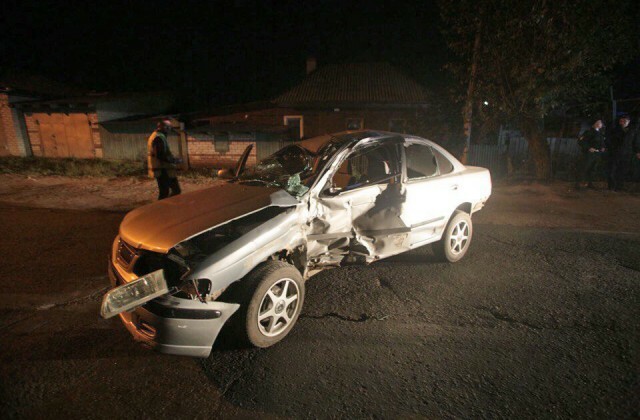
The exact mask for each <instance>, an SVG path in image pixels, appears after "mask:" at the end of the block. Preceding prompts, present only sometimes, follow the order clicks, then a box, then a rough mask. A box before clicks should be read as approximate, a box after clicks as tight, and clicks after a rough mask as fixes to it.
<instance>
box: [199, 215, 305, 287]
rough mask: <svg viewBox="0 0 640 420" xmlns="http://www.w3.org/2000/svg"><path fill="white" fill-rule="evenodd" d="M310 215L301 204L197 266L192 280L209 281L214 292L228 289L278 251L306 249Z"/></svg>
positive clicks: (238, 239)
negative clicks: (224, 288)
mask: <svg viewBox="0 0 640 420" xmlns="http://www.w3.org/2000/svg"><path fill="white" fill-rule="evenodd" d="M306 214H307V210H306V206H305V205H304V204H300V205H298V206H297V207H293V208H290V209H288V210H287V211H285V212H284V213H281V214H279V215H277V216H275V217H273V218H271V219H269V220H267V221H265V222H264V223H262V224H260V225H259V226H257V227H255V228H254V229H252V230H251V231H249V232H247V233H245V234H244V235H242V236H240V237H239V238H237V239H236V240H234V241H232V242H230V243H228V244H227V245H226V246H225V247H224V248H223V249H220V250H219V251H216V252H214V253H212V254H211V255H209V256H207V258H205V259H204V260H203V261H201V262H200V263H199V264H198V265H197V266H196V267H194V269H193V271H192V272H191V273H190V275H189V278H207V279H209V280H211V282H212V287H213V290H216V289H217V288H222V287H227V286H228V285H229V284H231V283H233V282H234V281H237V280H239V279H241V278H242V277H244V276H245V275H246V274H247V273H248V272H249V271H251V270H252V269H253V268H254V267H255V266H256V265H258V264H259V263H260V262H262V261H265V260H267V259H268V258H269V257H270V256H271V255H273V254H274V253H275V252H278V251H281V250H294V249H296V248H298V247H300V246H304V245H305V244H306V238H305V234H304V232H303V230H302V226H303V224H304V220H305V217H306Z"/></svg>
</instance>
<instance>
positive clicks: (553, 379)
mask: <svg viewBox="0 0 640 420" xmlns="http://www.w3.org/2000/svg"><path fill="white" fill-rule="evenodd" d="M121 217H122V214H120V213H107V212H98V211H85V212H79V211H66V210H44V209H28V208H18V207H7V206H3V207H0V231H1V232H2V235H3V239H2V241H1V242H0V252H1V253H2V255H3V258H2V264H0V360H1V362H2V363H1V366H0V375H1V379H2V380H1V383H0V386H1V388H0V401H1V406H0V415H2V417H3V418H6V417H21V418H34V417H36V418H41V417H47V418H50V417H61V416H65V417H68V418H89V417H95V418H122V417H127V418H157V417H169V416H178V417H185V418H221V417H222V418H225V417H226V418H228V417H247V418H249V417H252V418H255V417H256V416H260V417H263V418H264V417H266V418H268V417H284V418H287V417H292V418H299V417H333V418H335V417H349V418H352V417H372V416H379V417H385V418H387V417H394V418H397V417H428V418H453V417H463V418H469V417H491V418H494V417H510V418H532V417H536V418H540V417H564V418H567V417H577V418H638V416H640V382H639V372H640V369H639V366H640V352H639V344H640V340H639V338H640V331H639V328H638V325H639V321H638V320H640V235H639V234H637V233H636V234H624V233H607V232H587V231H581V230H567V229H564V230H560V229H555V230H554V229H540V228H521V227H513V226H506V225H476V226H475V233H474V239H473V244H472V246H471V249H470V252H469V254H468V255H467V256H466V257H465V259H463V260H462V261H461V262H459V263H456V264H444V263H439V262H436V261H434V259H433V257H432V255H431V252H430V250H429V248H428V247H427V248H424V249H420V250H416V251H414V252H411V253H408V254H404V255H400V256H397V257H394V258H391V259H389V260H386V261H382V262H379V263H376V264H373V265H371V266H368V267H346V268H342V269H336V270H332V271H327V272H324V273H321V274H319V275H318V276H316V277H314V278H312V279H311V280H310V281H309V283H307V296H306V299H305V308H304V309H303V313H302V316H301V318H300V320H299V322H298V324H297V325H296V327H295V328H294V330H293V331H292V332H291V334H290V335H289V336H288V337H287V338H286V339H285V340H284V341H283V342H281V343H279V344H278V345H276V346H275V347H273V348H270V349H266V350H254V349H238V348H235V347H234V346H233V343H232V342H229V341H228V340H226V341H225V340H221V341H220V343H218V344H217V345H216V347H215V349H214V351H213V353H212V355H211V357H209V358H208V359H206V360H199V359H190V358H181V357H173V356H164V355H159V354H156V353H153V352H150V351H148V350H145V349H142V348H140V347H138V346H137V345H136V344H135V343H134V342H133V341H132V340H130V339H129V337H128V335H127V333H126V331H125V330H124V328H123V327H122V326H121V325H119V321H118V320H117V319H115V320H113V319H112V320H103V319H100V318H99V316H98V305H99V302H100V298H101V295H102V293H103V292H104V290H105V288H106V287H107V285H108V281H107V278H106V276H105V268H106V254H107V252H108V249H109V247H110V241H111V240H112V238H113V236H114V235H115V233H116V230H117V226H118V223H119V221H120V219H121Z"/></svg>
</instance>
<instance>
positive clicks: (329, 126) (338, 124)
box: [205, 108, 419, 138]
mask: <svg viewBox="0 0 640 420" xmlns="http://www.w3.org/2000/svg"><path fill="white" fill-rule="evenodd" d="M287 115H302V117H303V131H304V138H309V137H315V136H319V135H322V134H327V133H335V132H339V131H344V130H346V129H347V120H348V119H354V118H355V119H360V118H361V119H362V120H363V127H362V128H365V129H371V130H383V131H389V130H390V128H391V126H390V122H391V120H404V121H406V125H405V129H404V132H406V133H415V132H416V130H417V129H418V126H419V121H418V115H417V113H416V110H415V109H366V108H360V109H338V110H333V109H331V110H328V109H327V110H324V109H322V110H316V109H312V110H310V109H306V110H305V109H295V108H270V109H264V110H259V111H249V112H240V113H235V114H229V115H221V116H211V117H208V118H205V119H206V120H207V121H209V122H210V123H211V124H224V123H238V122H244V123H248V124H264V125H273V126H278V125H280V126H282V125H284V117H285V116H287Z"/></svg>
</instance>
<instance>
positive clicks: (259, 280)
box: [235, 261, 305, 348]
mask: <svg viewBox="0 0 640 420" xmlns="http://www.w3.org/2000/svg"><path fill="white" fill-rule="evenodd" d="M238 286H239V288H240V289H242V292H243V293H242V294H243V295H244V297H243V298H242V299H240V300H241V301H240V305H241V306H240V309H239V310H238V313H237V316H238V318H237V319H236V325H235V327H236V329H237V331H236V333H237V336H238V338H239V339H240V340H241V341H243V342H244V343H245V344H250V345H252V346H255V347H261V348H266V347H270V346H272V345H274V344H276V343H277V342H279V341H280V340H282V339H283V338H284V337H286V335H287V334H289V332H290V331H291V329H292V328H293V326H294V324H295V323H296V321H297V320H298V316H299V315H300V311H301V310H302V305H303V303H304V294H305V288H304V281H303V280H302V276H301V275H300V272H299V271H298V270H297V269H296V268H295V267H293V266H292V265H291V264H287V263H285V262H282V261H267V262H266V263H264V264H262V265H260V266H258V267H257V268H256V269H255V270H253V271H252V272H251V273H249V274H248V275H247V277H246V278H245V279H244V280H242V281H241V282H240V284H239V285H238Z"/></svg>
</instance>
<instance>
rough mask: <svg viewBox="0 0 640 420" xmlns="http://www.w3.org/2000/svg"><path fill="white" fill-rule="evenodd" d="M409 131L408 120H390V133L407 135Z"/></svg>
mask: <svg viewBox="0 0 640 420" xmlns="http://www.w3.org/2000/svg"><path fill="white" fill-rule="evenodd" d="M406 130H407V120H402V119H392V120H389V131H392V132H394V133H406Z"/></svg>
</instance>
